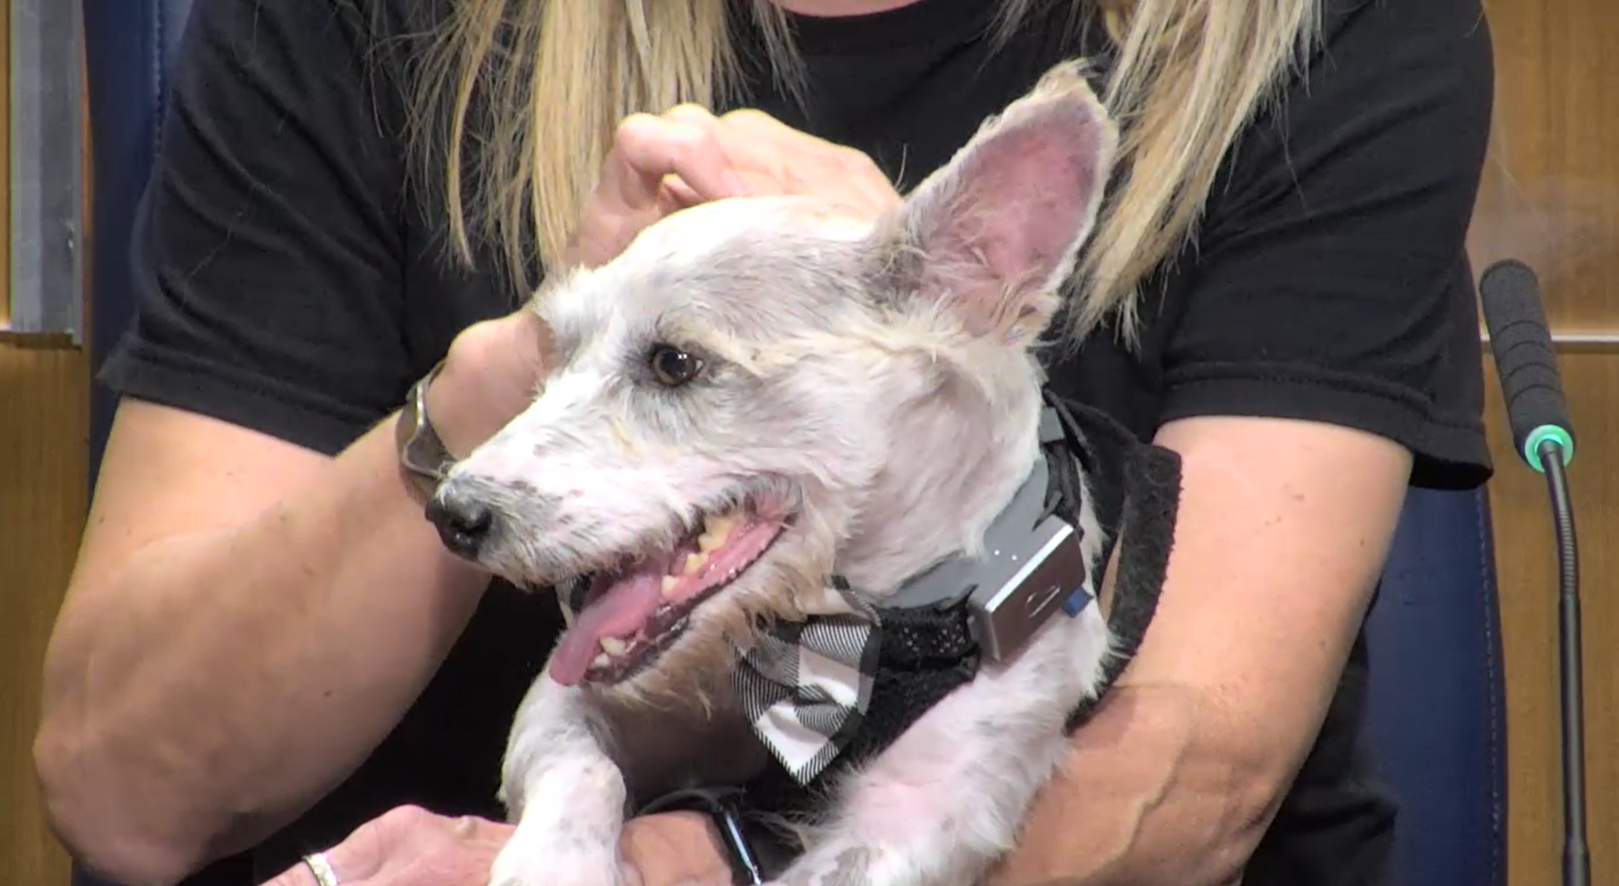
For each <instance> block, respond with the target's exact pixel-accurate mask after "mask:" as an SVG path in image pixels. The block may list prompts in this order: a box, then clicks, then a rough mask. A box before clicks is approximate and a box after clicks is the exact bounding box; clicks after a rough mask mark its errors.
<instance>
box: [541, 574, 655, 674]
mask: <svg viewBox="0 0 1619 886" xmlns="http://www.w3.org/2000/svg"><path fill="white" fill-rule="evenodd" d="M664 565H665V564H664V562H663V561H661V560H660V559H658V558H653V560H652V561H651V562H646V563H638V564H636V565H635V566H633V567H631V570H630V571H629V572H626V573H624V574H623V575H619V576H616V577H615V578H614V579H613V580H612V584H610V585H609V586H608V588H607V590H606V591H605V592H603V593H601V594H600V595H598V596H597V597H596V599H594V600H592V601H591V603H590V605H588V606H586V607H585V608H584V611H583V612H580V613H579V617H578V618H575V619H574V620H573V626H572V627H570V628H569V629H568V632H567V633H566V634H563V636H562V642H560V643H558V644H557V649H556V654H554V655H553V656H552V657H551V679H553V680H555V681H557V682H558V683H561V684H562V685H563V686H573V685H574V684H576V683H578V682H579V681H580V680H582V679H584V676H585V671H587V670H589V669H590V663H591V662H592V661H594V660H595V659H596V656H598V655H600V654H601V651H602V647H601V641H602V638H603V637H627V636H629V635H631V634H634V633H635V632H636V631H638V630H640V629H641V626H642V625H644V624H646V620H647V619H649V618H651V617H652V613H654V612H656V611H657V609H658V604H659V603H661V602H662V600H663V594H662V583H663V576H664V568H663V567H664Z"/></svg>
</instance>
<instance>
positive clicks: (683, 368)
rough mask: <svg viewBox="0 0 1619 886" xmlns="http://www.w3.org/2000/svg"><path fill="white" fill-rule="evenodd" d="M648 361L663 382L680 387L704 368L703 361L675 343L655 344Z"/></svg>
mask: <svg viewBox="0 0 1619 886" xmlns="http://www.w3.org/2000/svg"><path fill="white" fill-rule="evenodd" d="M648 362H649V363H650V364H651V366H652V374H653V375H654V376H657V379H658V381H659V382H660V383H661V384H665V385H668V386H669V387H671V388H673V387H678V386H680V385H683V384H685V383H686V382H689V381H691V380H692V378H694V377H695V376H696V375H697V373H698V372H700V371H701V370H702V368H703V361H702V360H700V359H698V358H697V357H695V356H693V355H692V354H689V353H687V352H686V351H682V350H681V349H679V348H677V347H675V346H674V345H661V344H660V345H653V346H652V354H651V356H650V359H649V360H648Z"/></svg>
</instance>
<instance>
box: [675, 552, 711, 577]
mask: <svg viewBox="0 0 1619 886" xmlns="http://www.w3.org/2000/svg"><path fill="white" fill-rule="evenodd" d="M707 562H708V555H707V554H704V553H696V554H687V555H686V567H685V569H683V570H681V572H682V574H684V575H696V574H697V570H699V569H702V568H703V564H704V563H707Z"/></svg>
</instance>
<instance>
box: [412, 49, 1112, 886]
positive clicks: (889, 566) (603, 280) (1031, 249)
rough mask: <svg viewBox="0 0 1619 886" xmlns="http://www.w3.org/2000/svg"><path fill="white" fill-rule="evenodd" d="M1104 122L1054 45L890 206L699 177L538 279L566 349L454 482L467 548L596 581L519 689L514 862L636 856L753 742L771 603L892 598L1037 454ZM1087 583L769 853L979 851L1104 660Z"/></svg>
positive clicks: (583, 875)
mask: <svg viewBox="0 0 1619 886" xmlns="http://www.w3.org/2000/svg"><path fill="white" fill-rule="evenodd" d="M1117 138H1118V135H1117V131H1116V128H1115V125H1114V124H1113V122H1112V121H1111V120H1110V119H1109V117H1108V115H1107V113H1106V112H1105V111H1104V109H1103V108H1102V106H1101V104H1100V103H1099V102H1098V101H1097V99H1096V97H1095V95H1094V94H1093V93H1092V91H1091V89H1090V87H1089V86H1088V85H1087V83H1086V81H1085V79H1084V78H1083V76H1082V70H1081V68H1080V67H1079V66H1078V65H1077V64H1069V65H1064V66H1061V67H1059V68H1057V69H1055V70H1053V71H1052V72H1050V73H1049V74H1047V75H1046V76H1045V77H1044V78H1043V79H1042V80H1041V82H1040V83H1039V84H1038V86H1037V87H1036V88H1035V89H1034V90H1032V91H1031V92H1030V93H1029V94H1028V95H1026V96H1024V97H1023V98H1021V99H1019V100H1018V101H1017V102H1015V103H1014V104H1012V105H1010V106H1009V107H1008V108H1006V109H1005V111H1004V113H1002V114H1001V115H999V116H998V117H996V118H994V119H992V120H990V121H987V122H986V124H985V125H984V127H983V128H982V129H981V130H980V131H979V133H978V134H977V135H976V137H975V138H974V139H973V140H972V141H971V143H969V144H968V145H967V146H966V147H965V148H963V149H962V150H961V151H960V152H959V153H958V154H957V155H956V157H955V158H954V159H953V160H952V161H951V162H950V163H949V164H948V165H947V166H945V167H944V168H942V169H940V170H939V171H938V172H937V173H935V174H934V175H932V176H931V177H930V178H928V179H927V180H926V181H925V182H923V183H922V184H921V185H920V186H919V187H918V188H917V189H916V190H915V191H914V192H913V193H912V194H911V195H910V196H909V197H908V198H907V199H906V200H905V202H904V203H903V205H902V206H900V207H898V208H897V209H896V210H894V211H893V212H892V214H891V215H889V216H888V217H886V218H883V219H880V220H878V221H877V222H875V223H873V222H872V221H871V220H870V219H862V218H856V217H851V216H849V215H848V214H846V213H844V212H842V211H840V209H839V208H838V207H837V206H834V205H828V204H826V203H823V202H818V201H816V200H813V199H804V198H791V199H789V198H757V199H734V200H726V201H722V202H717V203H711V204H707V205H703V206H700V207H697V208H694V209H689V210H686V211H683V212H680V213H677V214H675V215H673V216H670V217H668V218H666V219H664V220H662V221H660V222H659V223H657V224H656V225H654V226H652V227H650V228H648V229H647V230H645V231H644V232H642V234H641V235H640V236H639V237H638V239H636V240H635V241H634V242H633V243H632V244H631V245H630V246H629V248H628V249H626V250H625V251H624V253H623V254H622V255H620V256H619V257H618V258H617V259H615V260H614V261H612V262H611V263H609V264H607V265H605V266H604V267H601V268H598V269H594V270H580V271H574V272H571V273H568V274H566V275H561V276H558V277H557V278H556V279H553V280H551V281H550V282H549V283H548V284H547V285H546V286H545V288H544V289H543V290H542V291H541V292H540V293H539V294H538V295H537V296H536V298H535V299H534V303H533V304H534V310H536V311H538V312H539V313H540V314H541V315H542V316H543V317H544V319H545V320H546V322H547V323H549V325H550V326H551V328H552V329H553V330H554V331H555V337H556V341H557V345H558V349H559V350H558V353H559V354H560V355H561V360H560V362H559V365H558V366H557V368H556V369H555V371H554V373H553V374H552V375H551V376H550V378H549V379H548V380H547V381H546V383H545V386H544V389H543V391H542V392H541V393H539V394H538V395H537V396H536V398H535V400H534V402H533V404H532V405H531V406H529V407H528V408H527V409H526V410H525V411H524V412H523V413H522V414H521V415H519V416H518V417H517V418H516V419H515V420H513V421H512V422H511V423H510V424H509V425H507V426H506V427H505V428H504V429H503V430H501V431H500V432H499V433H498V434H496V435H495V436H494V437H493V438H491V439H490V440H489V441H488V442H486V443H485V444H483V445H482V446H481V447H479V448H478V449H477V450H476V451H474V452H473V453H471V454H470V455H469V456H468V457H467V458H466V459H465V460H464V461H462V462H460V463H459V464H457V465H456V466H455V467H454V468H453V470H452V471H451V472H450V473H449V475H448V476H447V478H446V480H445V482H444V484H443V485H442V486H441V487H440V490H439V493H438V495H437V497H436V501H435V507H436V508H437V509H438V511H439V513H440V514H443V513H447V512H448V513H452V514H453V513H456V512H457V511H459V512H465V510H466V509H467V508H469V507H476V508H478V509H480V510H481V511H483V512H484V513H486V514H488V515H491V516H492V519H491V520H490V521H489V523H488V526H487V532H486V533H485V534H484V535H483V536H482V537H481V539H480V540H479V543H478V544H477V545H476V550H464V551H463V553H464V554H465V555H466V556H468V557H470V558H472V559H475V560H477V561H478V562H480V563H482V564H483V565H485V566H487V567H488V568H490V569H491V570H493V571H495V572H497V573H499V574H501V575H503V576H505V577H507V578H508V579H510V580H512V581H514V582H516V583H519V584H521V585H527V586H533V587H545V586H555V587H565V586H569V585H570V584H571V583H575V582H578V584H574V585H573V586H574V587H575V588H576V589H577V590H576V597H575V601H576V602H579V603H582V604H583V605H582V607H581V608H580V610H579V611H578V613H577V614H575V615H574V616H573V618H572V624H571V626H570V629H569V631H568V633H567V634H566V636H565V637H564V638H563V639H562V640H561V641H560V643H559V644H558V646H557V647H556V649H555V650H554V652H553V654H552V656H551V658H550V660H549V662H548V664H547V666H546V670H545V672H544V673H543V674H542V675H541V676H540V677H539V679H538V680H537V681H536V682H535V683H534V685H533V687H532V689H531V690H530V691H529V693H528V695H527V697H526V698H525V699H524V701H523V703H522V706H521V708H520V710H519V711H518V712H517V716H516V721H515V724H514V727H513V730H512V733H511V739H510V744H509V746H508V751H507V755H506V759H505V764H504V770H503V775H504V788H503V791H502V794H503V797H502V799H503V800H504V802H505V803H506V804H507V806H508V808H509V809H510V810H511V814H512V816H513V820H514V821H516V822H517V828H516V831H515V835H514V836H513V838H512V840H511V842H510V844H509V846H508V847H507V848H506V849H505V851H504V852H503V853H502V854H501V855H500V857H499V859H498V861H497V862H496V864H495V870H494V881H495V882H496V883H497V884H523V886H603V884H612V883H617V882H619V879H618V871H619V855H618V848H617V847H618V840H619V835H620V830H621V826H622V824H623V821H624V818H625V816H626V809H627V804H628V803H629V802H630V801H631V798H632V797H634V796H635V794H636V793H638V792H644V791H646V790H648V786H653V787H657V786H661V787H663V788H669V787H671V786H676V785H678V784H682V783H686V782H684V781H682V779H688V778H690V777H693V774H694V773H695V776H696V777H697V778H699V779H700V780H703V781H705V782H720V781H725V780H737V779H742V778H747V777H748V776H749V773H750V772H756V771H758V769H759V768H760V767H762V766H764V765H766V764H767V762H768V757H767V756H766V755H765V754H764V753H763V752H762V751H761V750H760V747H759V743H758V742H757V741H752V740H751V738H752V736H751V734H750V733H749V732H748V723H747V722H746V718H744V717H742V716H741V715H740V714H739V713H738V712H737V710H736V704H735V701H736V698H735V693H734V691H733V689H732V675H733V674H734V673H735V671H736V668H737V666H738V656H739V653H738V649H739V648H744V649H745V648H747V647H748V645H749V644H750V642H752V640H753V638H755V637H756V636H757V635H758V634H757V632H758V631H759V630H761V625H764V624H767V623H770V621H771V620H773V619H786V620H802V619H805V618H806V617H807V616H810V615H814V614H827V613H838V612H847V611H849V610H850V604H849V603H848V600H849V599H850V598H848V597H845V596H844V595H843V593H841V592H838V591H833V590H830V589H829V584H828V580H827V577H828V576H830V575H841V576H844V577H846V578H847V580H848V585H849V586H850V587H851V588H853V589H854V591H853V593H854V594H857V595H858V596H859V598H860V599H863V600H864V601H865V602H867V603H871V604H875V605H881V603H882V601H883V599H884V598H885V596H886V595H888V594H891V593H892V592H893V591H894V590H895V589H897V588H899V587H900V586H902V585H903V583H904V582H905V581H906V580H907V579H908V578H910V577H912V576H914V575H916V574H918V573H920V572H922V571H923V570H925V569H927V568H928V567H929V566H931V565H932V564H935V563H937V562H939V561H941V560H943V559H945V558H947V557H951V556H954V555H957V554H960V553H962V552H966V553H968V554H969V555H972V554H975V553H976V552H977V551H978V550H979V544H980V541H981V538H982V535H983V533H984V531H985V529H986V527H987V526H988V525H989V524H990V523H991V521H992V520H993V519H994V518H995V517H996V516H997V514H999V513H1000V512H1001V510H1002V509H1003V508H1004V507H1005V506H1006V505H1007V503H1008V501H1009V500H1010V499H1011V498H1012V496H1013V493H1014V492H1015V491H1016V490H1017V489H1018V488H1019V486H1020V484H1021V483H1022V482H1023V480H1024V479H1025V478H1026V477H1027V476H1029V473H1030V470H1031V466H1032V465H1034V464H1035V463H1036V459H1037V457H1038V453H1039V450H1038V446H1039V440H1038V431H1037V427H1038V423H1039V417H1040V414H1041V410H1042V408H1043V404H1042V400H1041V393H1040V384H1041V380H1042V377H1041V375H1040V369H1039V365H1038V362H1037V360H1036V359H1035V356H1034V354H1033V352H1032V349H1033V348H1034V347H1035V346H1036V345H1038V344H1039V341H1038V339H1039V338H1040V336H1041V335H1042V333H1043V332H1044V331H1045V330H1046V328H1047V326H1048V324H1049V322H1050V321H1051V319H1052V316H1053V313H1054V311H1055V310H1056V309H1057V307H1058V306H1059V302H1060V295H1059V284H1060V282H1061V281H1062V280H1063V279H1064V278H1065V277H1066V276H1067V275H1068V274H1069V273H1070V272H1071V270H1072V266H1073V264H1074V262H1075V260H1076V254H1077V252H1078V250H1079V248H1080V246H1081V244H1082V243H1083V242H1084V241H1085V239H1086V238H1087V236H1088V235H1089V233H1090V231H1091V228H1092V225H1093V224H1094V221H1095V218H1096V214H1097V207H1098V203H1099V201H1100V198H1101V195H1102V191H1103V189H1104V186H1105V184H1106V182H1107V180H1108V177H1109V173H1110V170H1111V166H1112V161H1113V155H1114V152H1115V147H1116V142H1117ZM1092 522H1093V521H1092ZM1089 528H1090V529H1091V531H1088V532H1086V533H1085V536H1084V542H1083V545H1084V554H1085V556H1086V558H1088V560H1089V561H1090V563H1089V566H1090V569H1089V572H1088V574H1089V575H1095V574H1097V571H1098V567H1099V566H1100V564H1099V563H1098V562H1096V561H1097V560H1099V559H1100V557H1101V552H1102V549H1103V547H1102V546H1103V540H1102V538H1101V533H1100V532H1098V531H1095V527H1094V525H1092V526H1091V527H1089ZM1092 590H1094V589H1092ZM1098 609H1099V607H1097V606H1090V607H1088V608H1086V609H1085V610H1083V611H1082V612H1081V613H1080V614H1079V615H1078V617H1073V618H1066V617H1058V618H1054V619H1052V620H1051V621H1049V622H1048V623H1046V624H1045V626H1044V628H1043V629H1042V630H1041V632H1040V633H1039V634H1037V635H1036V636H1035V638H1034V639H1033V640H1032V641H1031V642H1030V644H1029V645H1028V646H1027V647H1025V648H1024V649H1023V651H1022V652H1021V653H1020V654H1018V655H1016V656H1014V657H1012V658H1009V659H1007V660H1005V661H1003V662H999V663H995V662H989V661H986V662H985V663H984V664H983V665H982V666H981V667H980V668H979V670H978V672H977V674H976V677H975V678H974V679H973V680H972V681H971V682H970V683H968V684H967V685H965V686H963V687H961V688H959V689H957V690H956V691H954V692H953V693H951V694H950V695H948V696H947V697H946V698H945V699H944V700H943V701H942V702H940V703H938V704H937V705H936V706H934V707H933V708H932V709H931V710H929V711H928V712H927V713H925V714H924V715H923V716H922V717H921V718H920V719H919V720H917V721H916V722H915V723H914V725H913V726H912V727H911V728H909V729H908V730H907V731H906V732H905V733H904V734H903V735H902V736H901V737H900V738H899V739H898V740H897V741H896V742H895V743H893V744H892V745H891V746H889V747H888V748H887V750H885V751H883V752H882V753H880V754H879V755H877V756H876V757H875V759H872V760H869V761H867V762H865V763H864V764H863V765H861V766H860V767H858V768H857V769H855V770H853V771H852V772H850V773H849V774H847V775H846V776H844V777H842V778H841V779H839V780H838V782H837V785H836V790H835V793H834V796H833V799H832V801H831V803H832V805H831V807H830V809H829V811H828V814H827V815H825V816H824V817H823V818H822V819H821V820H820V821H819V822H818V823H817V825H816V826H815V827H813V828H811V829H809V830H807V831H806V838H805V844H804V851H803V853H802V854H801V855H799V856H798V858H797V859H796V861H794V862H793V863H792V864H791V866H790V867H789V868H788V869H787V870H786V871H785V873H784V874H783V875H782V876H781V878H780V882H781V883H783V884H793V886H811V884H816V886H850V884H871V886H961V884H967V883H971V882H974V881H976V880H978V879H979V878H981V877H982V876H983V874H984V873H985V872H986V871H987V870H988V868H989V867H990V865H991V864H992V863H993V862H994V861H995V860H996V859H997V858H998V857H999V856H1000V854H1001V853H1003V852H1004V851H1006V850H1007V849H1008V848H1009V847H1010V846H1011V845H1012V843H1013V840H1014V837H1015V834H1016V832H1017V829H1018V827H1019V823H1020V821H1021V820H1022V818H1023V816H1024V814H1025V812H1026V810H1027V808H1028V806H1029V804H1030V801H1031V799H1032V798H1033V797H1034V795H1035V793H1036V791H1037V790H1038V789H1039V788H1040V787H1041V786H1042V785H1043V784H1045V783H1046V781H1047V780H1048V779H1049V778H1050V777H1051V776H1052V775H1053V772H1054V770H1055V768H1056V766H1057V765H1058V763H1059V761H1060V760H1061V758H1062V757H1063V754H1064V751H1065V748H1066V735H1065V729H1064V725H1065V718H1066V717H1067V716H1068V714H1069V713H1070V712H1071V711H1073V710H1074V709H1075V708H1076V705H1078V704H1080V703H1081V702H1083V701H1085V700H1087V699H1091V698H1094V697H1095V695H1096V694H1097V693H1098V692H1100V691H1101V688H1102V683H1103V682H1104V680H1103V665H1104V662H1105V661H1106V660H1107V658H1108V656H1109V654H1110V642H1111V636H1110V633H1109V628H1108V625H1107V623H1106V621H1105V620H1104V618H1103V616H1102V615H1101V614H1100V613H1099V612H1098ZM962 798H971V799H970V801H968V802H963V801H962ZM642 799H646V796H645V795H644V794H643V796H642Z"/></svg>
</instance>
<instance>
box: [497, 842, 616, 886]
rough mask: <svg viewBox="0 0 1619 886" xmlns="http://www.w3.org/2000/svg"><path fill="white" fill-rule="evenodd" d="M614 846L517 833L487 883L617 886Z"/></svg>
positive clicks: (503, 852)
mask: <svg viewBox="0 0 1619 886" xmlns="http://www.w3.org/2000/svg"><path fill="white" fill-rule="evenodd" d="M618 884H619V863H618V849H617V847H616V846H612V845H608V846H601V845H597V844H593V843H590V842H588V841H584V840H573V839H547V840H523V839H518V838H516V837H514V838H513V840H512V841H511V842H510V843H507V844H506V848H505V849H502V850H501V852H500V855H498V856H496V858H495V864H494V867H493V868H492V869H491V874H490V878H489V886H618Z"/></svg>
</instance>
